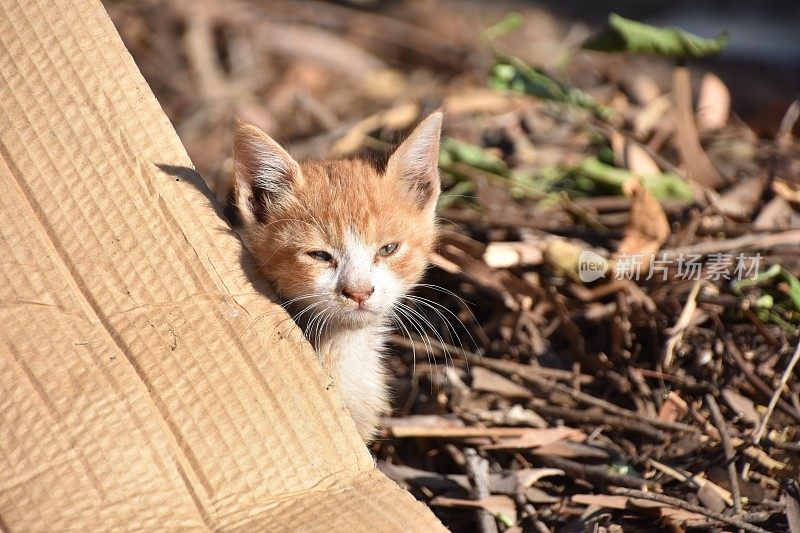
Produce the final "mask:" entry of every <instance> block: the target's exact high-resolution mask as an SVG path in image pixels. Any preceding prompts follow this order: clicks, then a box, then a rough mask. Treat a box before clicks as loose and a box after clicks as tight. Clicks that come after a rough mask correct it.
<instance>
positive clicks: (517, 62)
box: [489, 55, 613, 119]
mask: <svg viewBox="0 0 800 533" xmlns="http://www.w3.org/2000/svg"><path fill="white" fill-rule="evenodd" d="M489 85H490V86H491V87H492V88H494V89H501V90H505V91H514V92H517V93H522V94H528V95H531V96H536V97H539V98H542V99H544V100H552V101H554V102H560V103H563V104H568V105H572V106H575V107H581V108H584V109H588V110H589V111H591V112H592V113H594V114H595V115H596V116H598V117H600V118H604V119H606V118H609V117H610V116H611V115H612V114H613V110H611V109H610V108H608V107H605V106H603V105H601V104H599V103H598V102H597V100H595V99H594V98H593V97H592V96H591V95H589V94H587V93H585V92H583V91H581V90H580V89H577V88H575V87H572V86H569V85H567V84H565V83H562V82H560V81H557V80H555V79H553V78H552V77H550V76H548V75H547V74H545V73H544V72H542V71H541V70H538V69H535V68H533V67H530V66H528V65H526V64H525V62H524V61H522V60H521V59H519V58H516V57H511V56H500V55H498V56H497V57H496V59H495V63H494V65H493V66H492V69H491V71H490V72H489Z"/></svg>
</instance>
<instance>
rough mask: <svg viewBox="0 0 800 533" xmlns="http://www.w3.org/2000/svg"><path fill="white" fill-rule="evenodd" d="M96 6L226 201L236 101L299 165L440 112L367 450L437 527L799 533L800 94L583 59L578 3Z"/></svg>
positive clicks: (679, 68) (365, 145) (236, 1)
mask: <svg viewBox="0 0 800 533" xmlns="http://www.w3.org/2000/svg"><path fill="white" fill-rule="evenodd" d="M566 4H570V5H572V4H577V3H569V2H567V3H566ZM106 5H107V7H108V9H109V11H110V14H111V16H112V19H113V20H114V22H115V24H116V25H117V27H118V29H119V30H120V32H121V34H122V37H123V39H124V41H125V43H126V45H127V46H128V47H129V49H130V50H131V52H132V54H133V56H134V58H135V60H136V62H137V65H138V66H139V68H140V69H141V70H142V72H143V74H144V76H145V77H146V78H147V81H148V82H149V83H150V86H151V87H152V88H153V90H154V91H155V93H156V96H157V97H158V99H159V101H160V102H161V104H162V106H163V107H164V109H165V110H166V112H167V114H168V115H169V117H170V119H171V120H172V123H173V124H174V125H175V127H176V129H177V131H178V133H179V135H180V137H181V139H182V140H183V142H184V144H185V145H186V147H187V150H188V151H189V154H190V156H191V157H192V159H193V161H194V163H195V165H196V167H197V169H198V171H199V172H200V174H201V175H202V176H203V177H204V178H205V180H206V182H207V183H208V185H209V187H210V188H211V189H212V191H214V192H215V194H216V195H217V197H218V198H219V199H220V201H221V202H223V203H224V202H225V199H226V194H227V192H228V188H229V184H230V173H231V160H230V151H231V139H232V126H233V120H234V117H241V118H243V119H245V120H248V121H250V122H253V123H256V124H257V125H259V126H261V127H262V128H263V129H265V130H266V131H267V132H268V133H270V135H272V136H273V137H275V138H277V139H279V140H281V141H285V142H287V143H288V144H289V145H290V146H291V147H292V153H293V154H294V155H296V156H297V157H322V156H326V155H343V154H349V153H355V152H359V151H362V150H365V149H372V150H375V149H378V150H388V149H390V148H391V147H392V146H393V144H394V143H395V142H396V141H397V139H399V138H401V136H402V135H403V134H404V132H406V131H408V129H409V128H410V127H411V126H413V124H415V123H416V122H417V121H418V120H420V118H422V117H423V116H424V115H425V114H426V113H428V112H430V111H431V110H433V109H436V108H439V107H443V108H444V110H445V112H446V119H445V127H444V135H445V138H444V140H443V145H442V155H441V158H440V168H441V171H442V178H443V181H444V191H443V196H442V200H441V204H440V216H441V221H442V235H441V239H440V242H439V245H438V249H437V253H436V254H435V256H434V257H433V259H432V263H433V265H432V267H431V269H430V271H429V273H428V275H427V277H426V279H425V281H424V285H422V286H421V287H419V290H418V291H416V293H415V300H414V302H415V306H414V307H411V308H409V311H408V313H407V315H408V316H407V317H406V318H407V320H406V321H405V322H404V323H402V324H400V325H398V328H397V331H396V333H395V334H394V335H393V337H392V343H391V350H390V353H391V355H390V356H389V359H388V364H389V367H390V369H391V372H392V375H393V376H394V383H393V388H394V391H395V398H396V400H395V405H394V413H393V416H392V417H391V418H390V419H388V420H386V423H385V427H384V432H383V436H382V437H381V438H380V439H379V440H378V441H377V442H376V443H375V444H374V445H373V446H372V452H373V453H374V454H375V456H376V458H377V460H378V464H379V466H380V468H381V469H382V470H383V471H384V472H385V473H386V474H387V475H388V476H389V477H391V478H393V479H395V480H396V481H397V482H398V483H400V484H401V485H403V486H405V487H407V488H408V489H409V490H410V491H411V492H412V493H413V494H414V495H415V496H416V497H417V498H418V499H420V500H421V501H423V502H425V503H426V504H428V505H430V506H431V508H432V509H433V511H434V512H435V513H436V514H437V516H438V517H439V518H440V519H441V520H442V521H443V522H444V524H445V525H446V526H448V527H449V528H451V529H452V530H453V531H475V530H480V531H485V532H486V531H520V530H522V531H536V532H544V531H593V532H594V531H609V532H611V531H623V530H624V531H645V530H647V531H652V530H653V528H654V524H656V526H655V527H656V529H657V530H659V531H662V530H663V531H684V530H688V529H694V530H701V531H738V530H743V531H757V532H758V531H762V532H763V531H770V532H783V531H791V532H792V533H797V532H800V496H799V495H798V487H797V479H798V463H799V461H798V452H800V443H799V442H798V428H799V427H800V381H799V380H798V371H797V370H796V367H795V364H796V363H797V360H798V357H800V355H799V354H800V352H798V342H799V341H800V339H799V338H798V329H797V328H798V324H799V323H800V281H798V278H797V276H798V275H800V255H798V251H799V250H800V211H798V206H799V205H800V158H798V156H800V143H798V142H797V138H796V136H795V133H796V132H797V127H796V123H797V119H798V116H799V115H800V105H799V104H798V103H797V102H794V103H792V99H791V97H787V94H789V95H790V96H791V91H789V93H787V90H786V86H782V85H780V84H777V85H776V84H775V83H773V82H772V81H770V80H772V78H770V75H767V74H764V75H763V76H762V75H761V73H763V72H767V70H768V68H767V67H763V66H762V67H763V68H762V67H759V68H755V67H752V66H751V65H750V64H745V63H741V64H737V62H736V61H737V60H736V56H733V57H732V58H728V59H726V60H724V61H691V60H690V61H689V62H688V66H684V65H683V64H682V62H680V61H675V60H670V59H663V58H656V57H653V56H646V55H626V54H619V53H600V52H591V51H587V50H583V49H581V45H582V43H584V42H585V41H586V40H587V39H588V38H589V37H590V36H592V35H593V34H594V33H595V32H596V31H597V28H596V27H594V26H590V25H589V23H587V22H584V20H590V21H591V19H592V18H593V17H595V18H596V15H597V13H596V10H597V9H599V8H598V7H597V6H595V8H594V9H595V12H594V13H593V17H586V18H585V19H584V20H579V19H577V18H575V16H576V15H575V13H576V11H577V9H572V11H570V10H566V13H565V10H563V9H562V10H555V11H554V10H550V9H548V8H546V7H542V6H541V5H538V4H534V3H529V2H521V3H520V2H518V3H514V2H498V3H495V2H491V3H490V2H478V1H459V2H455V1H448V2H435V1H431V0H409V1H369V0H361V1H356V0H353V1H351V2H342V3H333V2H319V1H303V2H300V1H289V0H270V1H269V2H257V1H247V0H202V1H189V0H183V1H171V2H167V1H155V0H145V1H132V0H131V1H111V0H109V1H107V2H106ZM510 13H512V14H511V15H510V16H509V14H510ZM514 13H515V14H514ZM602 18H605V17H604V16H603V17H602ZM518 19H519V21H521V25H520V26H519V27H513V26H515V24H514V23H515V21H518ZM503 20H505V24H500V26H497V24H498V23H500V22H501V21H503ZM487 28H491V29H490V30H488V31H486V30H487ZM720 29H722V28H720ZM735 38H736V34H734V39H735ZM723 57H724V56H723ZM737 65H738V68H734V67H737ZM795 67H796V65H795ZM763 69H767V70H763ZM770 72H771V71H770ZM784 72H785V71H784ZM748 91H749V92H748ZM795 91H796V88H795ZM754 108H757V109H758V110H759V112H758V113H753V112H752V109H754Z"/></svg>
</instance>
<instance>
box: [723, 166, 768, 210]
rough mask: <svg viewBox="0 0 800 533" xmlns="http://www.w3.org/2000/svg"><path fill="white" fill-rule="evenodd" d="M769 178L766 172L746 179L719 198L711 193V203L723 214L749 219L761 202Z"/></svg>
mask: <svg viewBox="0 0 800 533" xmlns="http://www.w3.org/2000/svg"><path fill="white" fill-rule="evenodd" d="M768 180H769V178H768V176H767V174H766V173H763V174H760V175H758V176H753V177H750V178H747V179H744V180H742V181H740V182H739V183H737V184H736V185H734V186H733V187H731V188H730V189H728V190H727V191H726V192H725V194H723V195H721V196H720V197H719V198H714V196H713V194H711V195H709V197H710V198H711V203H712V204H713V205H714V207H716V208H717V210H718V211H719V212H720V213H722V214H723V215H727V216H729V217H731V218H734V219H737V220H745V219H748V218H749V217H750V215H752V214H753V212H754V211H755V210H756V207H758V204H759V203H760V202H761V197H762V196H763V194H764V188H765V187H766V186H767V181H768Z"/></svg>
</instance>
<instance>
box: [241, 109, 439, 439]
mask: <svg viewBox="0 0 800 533" xmlns="http://www.w3.org/2000/svg"><path fill="white" fill-rule="evenodd" d="M441 127H442V113H441V112H435V113H433V114H431V115H430V116H429V117H428V118H426V119H425V120H424V121H423V122H422V123H420V124H419V126H417V127H416V129H414V131H413V132H412V133H411V134H410V135H409V136H408V138H406V140H405V141H404V142H403V143H402V144H400V146H399V147H398V148H397V150H396V151H395V152H394V153H393V154H392V155H391V157H390V158H389V160H388V163H387V165H386V168H385V170H383V171H378V170H376V169H375V168H374V167H373V166H372V165H370V164H369V163H368V162H367V161H366V160H361V159H329V160H327V159H326V160H320V161H305V162H301V163H298V162H297V161H295V160H294V159H292V157H291V156H290V155H289V154H288V153H286V151H285V150H284V149H283V148H281V147H280V145H279V144H278V143H277V142H275V141H274V140H273V139H271V138H270V137H269V136H268V135H267V134H266V133H264V132H263V131H261V130H260V129H259V128H257V127H256V126H253V125H249V124H238V125H237V127H236V134H235V140H234V171H235V176H236V179H235V185H234V201H235V203H236V206H237V208H238V210H239V212H240V215H241V218H242V222H243V224H244V239H245V242H246V243H247V246H248V248H249V249H250V251H251V253H252V254H253V255H254V257H255V260H256V265H257V266H258V272H259V274H260V275H262V276H264V277H265V278H266V279H267V280H269V281H270V282H271V283H272V285H273V287H274V288H275V289H276V291H277V292H278V294H279V295H280V297H281V298H282V299H283V301H284V305H287V307H288V308H289V309H290V311H291V312H292V313H293V314H294V315H293V316H295V320H296V321H297V322H298V324H299V325H300V326H301V327H303V329H304V331H305V334H306V337H307V338H308V339H309V340H310V341H311V342H312V343H313V344H314V346H315V348H316V349H317V353H318V355H319V357H320V359H321V361H322V363H323V365H324V366H325V368H326V369H327V371H328V372H329V373H330V374H331V376H332V377H333V379H334V381H335V383H336V385H337V386H338V387H339V390H340V391H341V394H342V396H343V398H344V402H345V405H346V407H347V409H348V410H349V412H350V415H351V416H352V417H353V419H354V421H355V424H356V428H357V429H358V432H359V434H360V435H361V437H362V438H363V439H364V440H365V441H367V442H368V441H370V440H371V439H372V438H373V437H374V436H375V433H376V430H377V428H378V424H379V422H380V419H381V416H382V415H383V414H385V413H387V412H388V410H389V391H388V384H387V375H386V370H385V369H384V365H383V361H382V349H383V343H384V338H385V336H386V332H387V329H388V325H389V323H390V322H391V318H392V308H393V306H395V305H396V304H397V303H399V302H398V301H399V300H400V298H401V297H402V296H403V295H404V293H405V292H406V291H408V290H409V289H410V288H411V286H412V285H413V284H414V283H416V282H417V281H418V280H419V278H420V276H421V275H422V273H423V271H424V270H425V267H426V265H427V258H428V255H429V254H430V252H431V250H432V247H433V244H434V240H435V237H436V224H435V209H436V201H437V199H438V197H439V190H440V183H439V173H438V166H437V163H438V155H439V138H440V135H441Z"/></svg>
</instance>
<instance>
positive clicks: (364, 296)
mask: <svg viewBox="0 0 800 533" xmlns="http://www.w3.org/2000/svg"><path fill="white" fill-rule="evenodd" d="M373 292H375V287H370V289H369V290H363V289H359V290H355V291H351V290H349V289H342V296H344V297H345V298H349V299H351V300H353V301H354V302H355V303H357V304H358V305H361V304H363V303H364V302H366V301H367V300H368V299H369V297H370V296H372V293H373Z"/></svg>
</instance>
